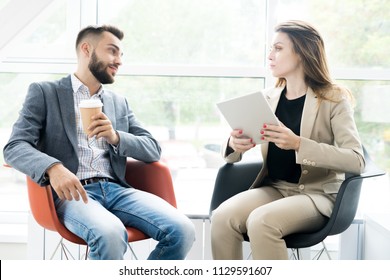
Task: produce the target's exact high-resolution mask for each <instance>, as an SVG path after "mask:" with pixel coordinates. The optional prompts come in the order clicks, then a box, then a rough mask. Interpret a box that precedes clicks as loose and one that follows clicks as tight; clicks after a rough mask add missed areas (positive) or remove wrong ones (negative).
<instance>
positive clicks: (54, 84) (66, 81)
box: [31, 76, 72, 92]
mask: <svg viewBox="0 0 390 280" xmlns="http://www.w3.org/2000/svg"><path fill="white" fill-rule="evenodd" d="M34 85H35V86H39V87H40V88H42V89H43V91H48V92H52V90H55V89H57V88H59V87H70V88H71V87H72V83H71V80H70V76H67V77H63V78H61V79H58V80H52V81H38V82H33V83H32V84H31V86H34Z"/></svg>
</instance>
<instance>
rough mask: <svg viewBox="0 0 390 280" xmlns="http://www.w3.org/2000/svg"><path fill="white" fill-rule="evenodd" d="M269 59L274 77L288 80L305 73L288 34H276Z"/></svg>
mask: <svg viewBox="0 0 390 280" xmlns="http://www.w3.org/2000/svg"><path fill="white" fill-rule="evenodd" d="M268 59H269V68H270V70H271V73H272V75H273V76H274V77H277V78H285V79H288V77H289V76H295V75H297V74H299V75H300V74H302V73H303V69H302V64H301V59H300V57H299V56H298V55H297V54H296V53H295V52H294V47H293V43H292V42H291V40H290V38H289V37H288V35H287V34H286V33H283V32H277V33H275V35H274V38H273V41H272V46H271V49H270V53H269V55H268Z"/></svg>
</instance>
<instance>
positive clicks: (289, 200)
mask: <svg viewBox="0 0 390 280" xmlns="http://www.w3.org/2000/svg"><path fill="white" fill-rule="evenodd" d="M326 220H327V218H326V217H324V216H323V215H322V214H321V213H320V212H319V211H318V210H317V208H316V206H315V205H314V203H313V201H312V200H311V199H310V197H309V196H307V195H302V194H298V195H293V196H289V197H285V198H283V199H280V200H277V201H273V202H271V203H268V204H266V205H263V206H261V207H258V208H257V209H255V210H253V211H252V212H251V213H250V215H249V217H248V219H247V229H248V236H249V239H250V245H251V249H252V256H253V259H259V260H260V259H263V260H271V259H272V260H277V259H288V254H287V247H286V243H285V241H284V239H283V237H284V236H286V235H288V234H291V233H295V232H300V231H314V230H317V229H320V228H321V227H322V226H324V224H325V223H326Z"/></svg>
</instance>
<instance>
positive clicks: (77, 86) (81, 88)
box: [70, 74, 104, 97]
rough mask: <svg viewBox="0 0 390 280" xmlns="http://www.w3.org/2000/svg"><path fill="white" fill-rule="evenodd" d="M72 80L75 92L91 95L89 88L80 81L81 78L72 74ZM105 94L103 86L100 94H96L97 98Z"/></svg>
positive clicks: (99, 91)
mask: <svg viewBox="0 0 390 280" xmlns="http://www.w3.org/2000/svg"><path fill="white" fill-rule="evenodd" d="M70 79H71V83H72V89H73V92H74V93H76V92H78V91H80V92H82V93H88V94H89V90H88V87H87V86H86V85H84V84H83V83H82V82H81V81H80V80H79V78H77V77H76V75H75V74H71V75H70ZM103 93H104V89H103V85H101V86H100V88H99V90H98V92H97V93H96V96H97V97H101V96H102V95H103Z"/></svg>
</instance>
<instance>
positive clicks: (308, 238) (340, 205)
mask: <svg viewBox="0 0 390 280" xmlns="http://www.w3.org/2000/svg"><path fill="white" fill-rule="evenodd" d="M363 150H364V157H365V161H366V167H365V170H364V172H363V173H362V174H360V175H352V174H346V179H345V180H344V182H343V183H342V184H341V186H340V190H339V192H338V194H337V197H336V201H335V205H334V208H333V211H332V214H331V216H330V217H329V220H328V222H327V224H326V225H325V226H324V227H323V228H322V229H321V230H319V231H317V232H312V233H295V234H291V235H288V236H285V237H284V240H285V241H286V244H287V247H289V248H304V247H310V246H313V245H316V244H318V243H320V242H321V241H323V240H324V239H325V238H326V237H327V236H329V235H336V234H340V233H342V232H343V231H345V230H346V229H347V228H348V227H349V226H350V225H351V224H352V222H353V220H354V218H355V215H356V212H357V208H358V206H359V198H360V191H361V186H362V182H363V180H364V179H366V178H371V177H376V176H382V175H384V174H385V172H384V171H383V170H381V169H379V168H378V167H377V166H376V165H375V164H374V162H373V161H372V159H371V157H370V155H369V154H368V152H367V150H366V149H365V147H363Z"/></svg>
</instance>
